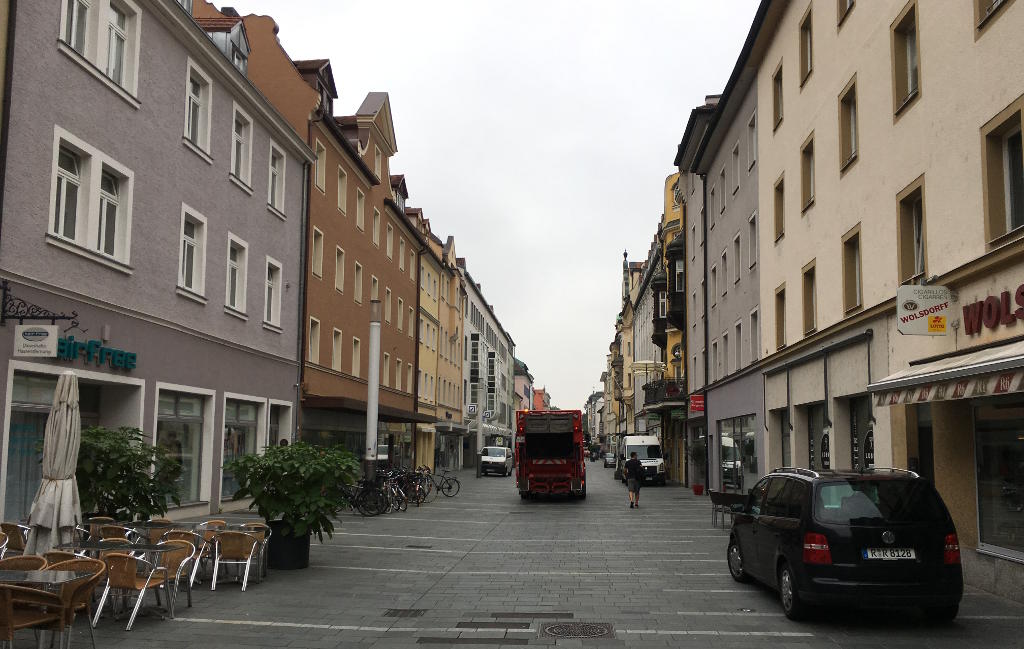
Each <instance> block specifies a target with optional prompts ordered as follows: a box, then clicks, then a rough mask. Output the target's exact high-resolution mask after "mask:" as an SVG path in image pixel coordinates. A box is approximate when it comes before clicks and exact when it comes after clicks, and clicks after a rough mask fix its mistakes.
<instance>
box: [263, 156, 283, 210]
mask: <svg viewBox="0 0 1024 649" xmlns="http://www.w3.org/2000/svg"><path fill="white" fill-rule="evenodd" d="M284 165H285V160H284V154H283V153H281V151H280V150H279V149H278V148H277V147H276V146H274V145H273V144H271V145H270V178H269V180H268V182H267V205H269V206H271V207H273V208H274V209H275V210H277V211H278V212H284Z"/></svg>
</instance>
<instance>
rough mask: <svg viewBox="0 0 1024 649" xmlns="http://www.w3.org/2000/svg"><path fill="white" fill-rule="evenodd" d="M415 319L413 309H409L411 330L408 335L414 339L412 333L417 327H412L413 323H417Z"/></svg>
mask: <svg viewBox="0 0 1024 649" xmlns="http://www.w3.org/2000/svg"><path fill="white" fill-rule="evenodd" d="M414 317H415V316H413V313H412V307H409V329H408V332H407V333H408V334H409V337H410V338H412V331H413V329H415V327H413V326H412V323H413V322H415V320H414Z"/></svg>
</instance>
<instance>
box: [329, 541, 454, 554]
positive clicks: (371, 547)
mask: <svg viewBox="0 0 1024 649" xmlns="http://www.w3.org/2000/svg"><path fill="white" fill-rule="evenodd" d="M310 547H311V548H317V549H321V550H326V549H328V548H347V549H351V550H401V551H402V552H438V553H442V554H465V552H461V551H459V550H432V549H429V548H389V547H386V546H382V545H341V544H340V543H323V544H316V545H310Z"/></svg>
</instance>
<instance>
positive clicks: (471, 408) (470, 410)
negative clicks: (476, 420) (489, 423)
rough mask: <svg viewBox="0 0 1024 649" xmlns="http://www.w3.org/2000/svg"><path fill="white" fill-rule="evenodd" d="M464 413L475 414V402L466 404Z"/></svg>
mask: <svg viewBox="0 0 1024 649" xmlns="http://www.w3.org/2000/svg"><path fill="white" fill-rule="evenodd" d="M466 413H468V414H470V415H475V414H476V404H475V403H471V404H469V405H468V406H466Z"/></svg>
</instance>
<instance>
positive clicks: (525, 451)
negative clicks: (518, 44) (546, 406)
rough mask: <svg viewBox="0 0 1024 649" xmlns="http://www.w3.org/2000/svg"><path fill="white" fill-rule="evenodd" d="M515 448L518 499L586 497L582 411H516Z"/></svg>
mask: <svg viewBox="0 0 1024 649" xmlns="http://www.w3.org/2000/svg"><path fill="white" fill-rule="evenodd" d="M515 449H516V485H517V486H518V487H519V497H520V498H523V499H524V500H525V499H527V498H536V497H537V496H538V495H540V494H568V495H569V496H571V497H574V498H586V497H587V465H586V462H585V461H584V460H585V456H584V448H583V412H582V411H580V410H519V411H517V412H516V446H515Z"/></svg>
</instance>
